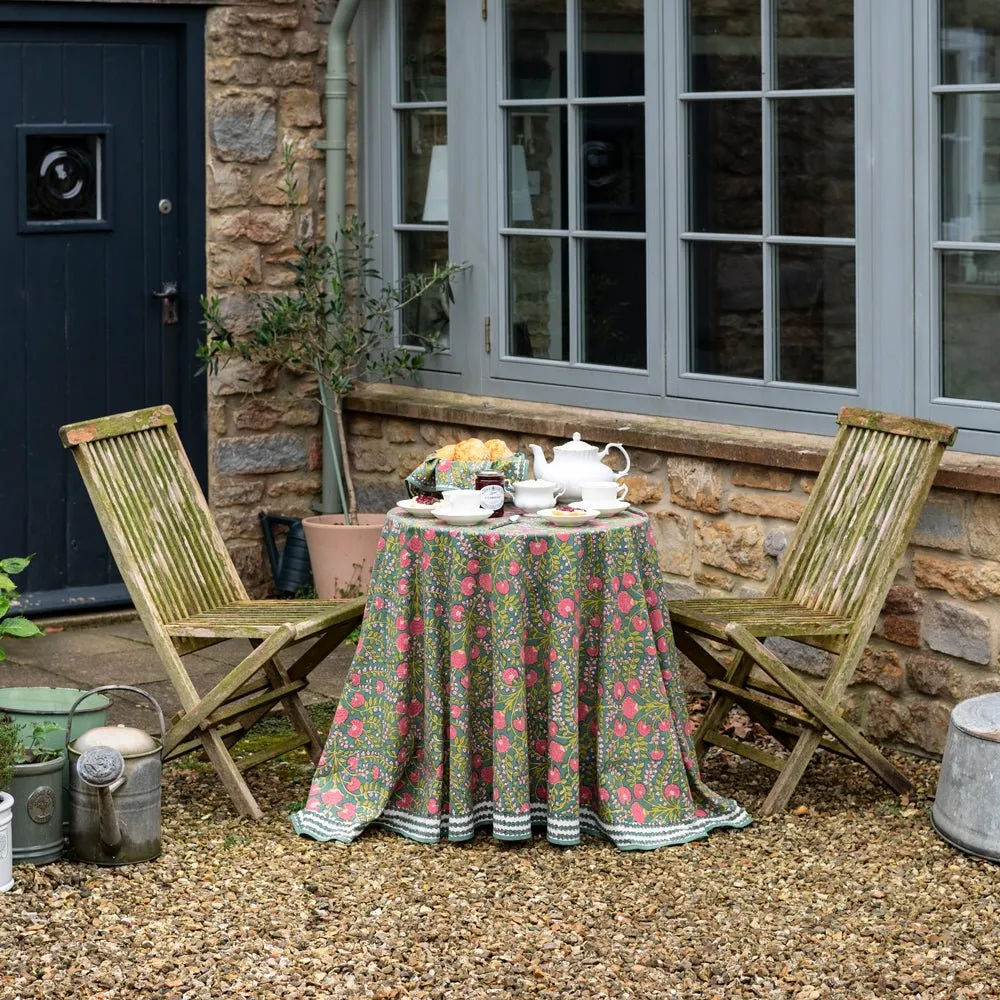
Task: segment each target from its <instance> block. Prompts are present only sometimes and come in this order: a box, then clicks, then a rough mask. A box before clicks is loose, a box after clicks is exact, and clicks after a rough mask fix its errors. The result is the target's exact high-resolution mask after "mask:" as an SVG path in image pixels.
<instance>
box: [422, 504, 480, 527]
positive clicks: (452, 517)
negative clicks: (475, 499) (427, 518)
mask: <svg viewBox="0 0 1000 1000" xmlns="http://www.w3.org/2000/svg"><path fill="white" fill-rule="evenodd" d="M431 514H432V516H434V517H436V518H437V519H438V520H439V521H444V523H445V524H454V525H458V526H460V527H461V526H462V525H470V524H479V523H481V522H482V521H485V520H486V519H487V518H488V517H490V516H491V515H492V514H493V511H491V510H484V509H482V508H480V509H479V510H474V511H468V512H466V511H462V512H459V511H454V510H452V509H451V508H450V507H448V506H447V505H446V504H443V503H439V504H438V505H437V506H436V507H432V508H431Z"/></svg>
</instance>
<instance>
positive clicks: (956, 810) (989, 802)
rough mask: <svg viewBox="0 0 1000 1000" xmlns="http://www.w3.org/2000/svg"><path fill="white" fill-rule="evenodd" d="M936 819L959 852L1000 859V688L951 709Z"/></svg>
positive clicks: (933, 816) (933, 812)
mask: <svg viewBox="0 0 1000 1000" xmlns="http://www.w3.org/2000/svg"><path fill="white" fill-rule="evenodd" d="M931 823H932V824H933V826H934V829H935V830H936V831H937V832H938V834H939V835H940V836H941V837H942V838H943V839H944V840H946V841H948V843H949V844H951V845H952V846H953V847H957V848H958V849H959V850H960V851H965V852H966V853H967V854H974V855H976V856H977V857H980V858H987V859H988V860H990V861H1000V693H998V694H984V695H980V696H979V697H978V698H969V699H968V700H966V701H963V702H959V704H957V705H956V706H955V707H954V709H952V713H951V724H950V725H949V726H948V739H947V741H946V742H945V746H944V757H943V758H942V760H941V776H940V778H939V779H938V787H937V795H936V797H935V799H934V808H933V809H932V810H931Z"/></svg>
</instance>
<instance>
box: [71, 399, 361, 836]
mask: <svg viewBox="0 0 1000 1000" xmlns="http://www.w3.org/2000/svg"><path fill="white" fill-rule="evenodd" d="M175 423H176V418H175V417H174V413H173V410H171V408H170V407H169V406H156V407H152V408H150V409H145V410H136V411H134V412H132V413H121V414H118V415H116V416H109V417H104V418H102V419H99V420H91V421H85V422H82V423H77V424H68V425H67V426H65V427H63V428H61V429H60V431H59V436H60V438H61V439H62V442H63V446H64V447H66V448H72V449H73V454H74V456H75V458H76V462H77V465H78V467H79V469H80V473H81V475H82V476H83V481H84V483H85V484H86V487H87V492H88V493H89V494H90V499H91V501H92V502H93V504H94V508H95V509H96V511H97V516H98V518H99V519H100V522H101V527H102V528H103V529H104V534H105V536H106V537H107V540H108V544H109V546H110V547H111V551H112V553H113V554H114V557H115V561H116V562H117V563H118V569H119V571H120V572H121V574H122V577H123V578H124V580H125V584H126V586H127V587H128V591H129V594H131V596H132V600H133V602H134V603H135V606H136V609H137V610H138V612H139V616H140V618H141V619H142V623H143V625H144V626H145V627H146V632H147V633H148V634H149V637H150V639H151V640H152V643H153V646H154V647H155V649H156V651H157V653H158V654H159V657H160V660H161V661H162V663H163V665H164V667H165V669H166V671H167V674H168V675H169V677H170V680H171V682H172V683H173V686H174V689H175V690H176V691H177V694H178V697H179V698H180V701H181V705H182V706H183V708H182V711H181V712H179V713H178V714H177V715H176V716H175V717H174V719H173V720H172V726H171V728H170V730H169V732H168V733H167V734H166V736H165V739H164V744H163V749H164V759H167V760H169V759H171V758H175V757H180V756H181V755H182V754H185V753H189V752H190V751H192V750H204V752H205V754H206V755H207V756H208V759H209V760H210V761H211V762H212V764H213V765H214V766H215V769H216V771H217V772H218V773H219V776H220V778H221V779H222V782H223V784H224V785H225V786H226V790H227V791H228V792H229V794H230V796H231V797H232V799H233V801H234V802H235V803H236V807H237V809H238V810H239V812H240V814H241V815H244V816H251V817H253V818H254V819H262V818H263V815H264V814H263V813H262V812H261V809H260V807H259V806H258V805H257V802H256V801H255V800H254V797H253V795H252V794H251V792H250V789H249V788H248V787H247V784H246V782H245V781H244V779H243V775H242V773H241V772H242V771H244V770H246V769H248V768H250V767H254V766H256V765H257V764H261V763H263V762H264V761H266V760H270V759H271V758H272V757H277V756H278V755H280V754H283V753H287V752H288V751H290V750H294V749H295V748H297V747H303V746H304V747H308V748H309V752H310V754H311V756H312V758H313V760H314V761H316V760H318V759H319V755H320V753H321V751H322V749H323V743H322V740H321V739H320V737H319V734H318V733H317V732H316V729H315V727H314V726H313V724H312V721H311V720H310V718H309V715H308V713H307V712H306V709H305V706H304V705H303V704H302V700H301V698H300V697H299V692H301V691H302V690H303V688H305V687H306V685H307V684H308V676H309V673H310V672H311V671H312V670H313V668H314V667H316V666H317V665H318V664H319V663H320V662H321V661H322V660H323V659H325V658H326V656H327V655H329V653H331V652H332V651H333V649H335V648H336V646H337V645H339V643H341V642H342V641H343V640H344V639H345V638H346V637H347V636H348V635H349V634H350V633H351V632H352V631H353V630H354V628H355V627H356V626H357V625H358V624H359V622H360V621H361V617H362V614H363V611H364V600H363V599H356V600H348V601H251V600H249V598H248V595H247V592H246V589H245V588H244V586H243V583H242V582H241V580H240V578H239V575H238V574H237V572H236V567H235V566H234V565H233V561H232V558H231V557H230V555H229V553H228V551H227V550H226V547H225V544H224V543H223V541H222V536H221V535H220V534H219V530H218V528H217V527H216V525H215V521H214V520H213V519H212V514H211V512H210V511H209V509H208V504H207V503H206V502H205V497H204V494H203V493H202V491H201V488H200V487H199V485H198V481H197V479H196V478H195V475H194V472H193V471H192V469H191V465H190V463H189V462H188V459H187V455H186V454H185V452H184V447H183V445H182V444H181V440H180V437H179V436H178V434H177V429H176V427H175V426H174V425H175ZM236 638H242V639H249V641H250V645H251V646H252V647H253V651H252V652H251V653H250V655H249V656H247V657H246V659H244V660H243V661H242V662H241V663H240V664H239V665H238V666H236V667H234V668H233V669H232V670H231V671H230V672H229V673H228V674H227V675H226V677H225V678H224V679H223V680H221V681H220V682H219V683H218V684H217V685H216V686H215V687H214V688H212V690H211V691H209V692H208V693H207V694H205V695H200V694H199V693H198V690H197V688H196V687H195V685H194V683H193V682H192V680H191V678H190V676H189V675H188V672H187V669H186V668H185V666H184V663H183V661H182V659H181V658H182V656H184V655H185V654H186V653H190V652H192V651H194V650H196V649H202V648H204V647H205V646H211V645H214V644H215V643H217V642H222V641H223V640H225V639H236ZM303 639H315V641H314V642H313V644H312V645H311V646H309V647H308V648H307V649H306V650H305V652H303V653H302V654H301V655H300V656H299V657H298V659H297V660H296V661H295V662H294V663H293V664H292V665H291V666H289V667H288V668H286V667H285V666H283V665H282V662H281V661H280V660H279V659H278V653H279V652H280V651H281V650H283V649H284V648H285V647H287V646H292V645H295V644H296V643H298V642H301V641H302V640H303ZM278 702H280V703H281V704H282V706H283V707H284V710H285V712H286V714H287V716H288V718H289V719H290V721H291V722H292V724H293V726H294V728H295V734H294V736H291V737H289V738H288V739H286V740H282V741H280V742H279V743H277V744H275V745H274V746H271V747H269V748H268V749H266V750H262V751H260V752H258V753H254V754H250V755H247V756H244V757H242V758H240V759H238V760H234V758H233V756H232V755H231V753H230V751H231V749H232V747H233V746H234V744H235V743H237V742H238V741H239V740H240V739H241V738H242V737H244V736H245V735H246V734H247V732H248V730H249V729H250V727H251V726H252V725H253V724H254V723H255V722H256V721H257V720H258V719H260V718H261V717H262V716H263V715H265V714H266V712H267V711H268V709H269V708H270V707H271V706H272V705H274V704H276V703H278Z"/></svg>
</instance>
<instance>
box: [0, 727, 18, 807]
mask: <svg viewBox="0 0 1000 1000" xmlns="http://www.w3.org/2000/svg"><path fill="white" fill-rule="evenodd" d="M18 750H20V745H19V743H18V738H17V726H15V725H14V723H13V722H12V721H11V718H10V716H9V715H0V792H2V791H5V790H6V789H7V788H9V787H10V779H11V777H12V775H13V774H14V763H15V761H16V760H17V753H18Z"/></svg>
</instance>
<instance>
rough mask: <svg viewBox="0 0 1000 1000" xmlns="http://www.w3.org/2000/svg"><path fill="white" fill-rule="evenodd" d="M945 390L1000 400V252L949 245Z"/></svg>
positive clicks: (945, 266)
mask: <svg viewBox="0 0 1000 1000" xmlns="http://www.w3.org/2000/svg"><path fill="white" fill-rule="evenodd" d="M941 259H942V270H943V276H944V294H943V295H942V303H943V309H942V312H943V316H942V320H943V329H942V335H941V368H942V372H941V381H942V392H943V394H944V395H945V396H950V397H951V398H952V399H977V400H984V401H986V402H990V403H1000V253H969V252H967V251H961V250H959V251H946V252H944V253H942V254H941Z"/></svg>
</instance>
